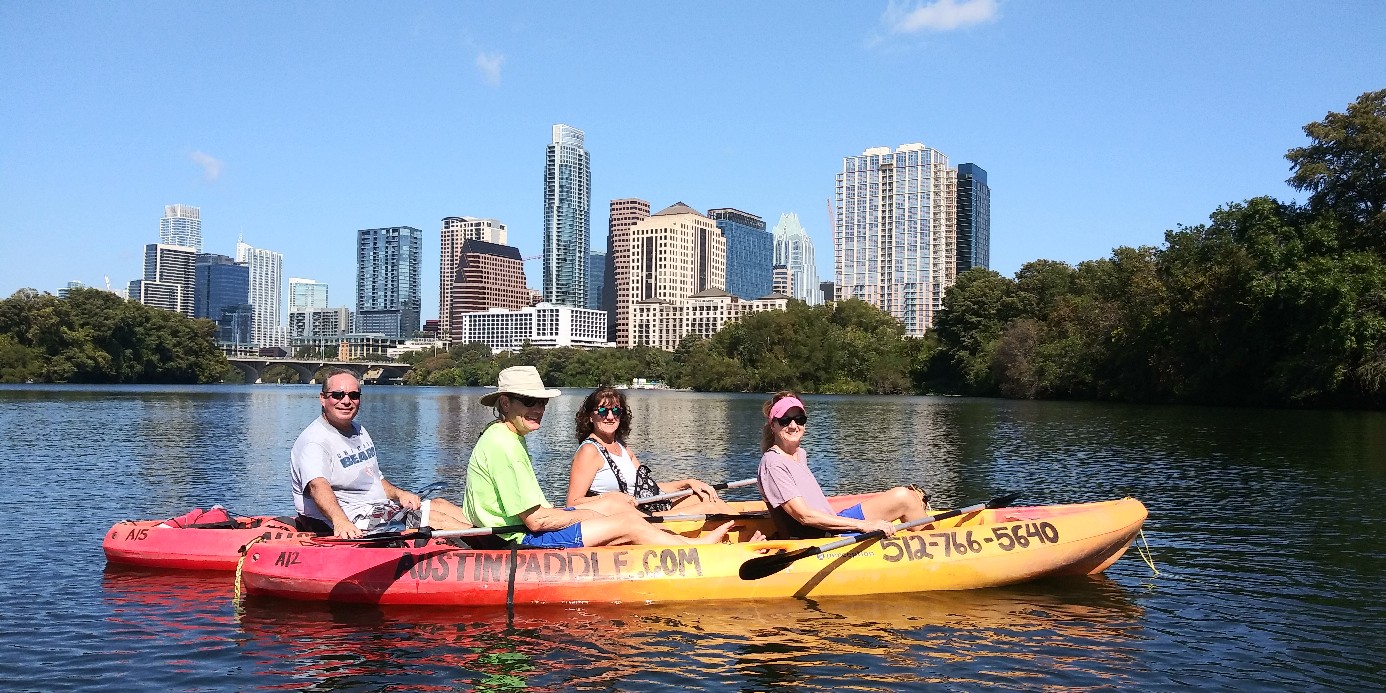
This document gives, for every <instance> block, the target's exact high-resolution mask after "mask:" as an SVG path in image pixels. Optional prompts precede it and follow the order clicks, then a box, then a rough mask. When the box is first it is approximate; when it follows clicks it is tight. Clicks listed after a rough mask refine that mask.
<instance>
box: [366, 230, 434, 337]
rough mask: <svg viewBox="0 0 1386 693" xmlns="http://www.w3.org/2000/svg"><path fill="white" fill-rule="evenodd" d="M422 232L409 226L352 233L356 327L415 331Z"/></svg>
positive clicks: (400, 333) (391, 333)
mask: <svg viewBox="0 0 1386 693" xmlns="http://www.w3.org/2000/svg"><path fill="white" fill-rule="evenodd" d="M422 265H423V232H422V231H420V230H418V229H416V228H414V227H412V226H394V227H389V228H380V229H361V230H359V231H357V234H356V331H357V332H362V333H377V334H383V335H385V336H387V337H393V338H408V337H412V336H414V333H415V332H418V331H419V324H420V322H419V321H420V318H421V317H422V316H421V315H420V312H421V310H422V296H421V294H420V291H419V277H420V273H421V268H422Z"/></svg>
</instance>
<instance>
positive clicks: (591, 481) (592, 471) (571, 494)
mask: <svg viewBox="0 0 1386 693" xmlns="http://www.w3.org/2000/svg"><path fill="white" fill-rule="evenodd" d="M631 418H632V416H631V411H630V406H629V405H627V404H626V397H625V395H624V394H622V393H621V391H620V390H617V389H615V388H612V387H607V386H603V387H599V388H597V389H596V390H595V391H593V392H592V394H590V395H588V396H587V399H585V400H583V402H582V406H581V407H579V408H578V411H577V416H576V419H577V440H578V449H577V452H576V453H574V454H573V463H572V468H571V469H570V470H569V475H568V499H567V504H568V505H569V506H573V505H576V504H578V503H580V502H582V499H584V498H586V497H588V496H596V495H601V494H603V493H625V494H629V495H632V496H635V497H636V498H648V497H650V496H655V495H659V494H661V493H669V492H671V491H682V490H684V489H690V490H692V491H693V493H692V494H691V495H688V496H684V497H683V498H679V499H676V500H674V501H665V502H664V504H662V505H661V504H650V505H642V506H640V510H642V511H644V512H646V513H649V514H661V513H664V512H670V511H672V512H675V513H699V514H703V513H726V512H732V508H731V506H729V505H727V504H726V503H725V502H723V501H722V499H721V498H719V497H718V496H717V491H715V490H714V489H713V488H712V487H711V486H709V485H707V484H706V483H703V482H702V481H699V480H697V479H681V480H679V481H671V482H667V483H662V484H661V483H657V482H655V481H654V480H653V478H651V474H650V471H649V469H648V468H645V467H642V466H641V465H640V460H639V459H637V458H636V456H635V453H633V452H631V450H630V448H628V447H626V445H625V439H626V434H627V433H628V432H629V431H630V422H631Z"/></svg>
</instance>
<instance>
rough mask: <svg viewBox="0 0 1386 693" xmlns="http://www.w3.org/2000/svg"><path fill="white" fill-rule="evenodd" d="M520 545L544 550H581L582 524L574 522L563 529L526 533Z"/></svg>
mask: <svg viewBox="0 0 1386 693" xmlns="http://www.w3.org/2000/svg"><path fill="white" fill-rule="evenodd" d="M520 545H521V546H537V547H542V548H546V549H580V548H582V523H581V522H574V523H573V524H571V525H568V526H567V527H564V528H563V529H555V530H551V531H548V532H536V533H532V534H530V533H527V534H525V535H524V536H523V537H521V538H520Z"/></svg>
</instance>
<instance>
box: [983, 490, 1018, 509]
mask: <svg viewBox="0 0 1386 693" xmlns="http://www.w3.org/2000/svg"><path fill="white" fill-rule="evenodd" d="M1018 498H1020V494H1019V493H1007V494H1006V495H1004V496H997V497H995V498H993V499H991V500H989V501H987V508H989V509H991V510H995V509H997V508H1006V507H1010V505H1011V503H1014V502H1015V501H1016V499H1018Z"/></svg>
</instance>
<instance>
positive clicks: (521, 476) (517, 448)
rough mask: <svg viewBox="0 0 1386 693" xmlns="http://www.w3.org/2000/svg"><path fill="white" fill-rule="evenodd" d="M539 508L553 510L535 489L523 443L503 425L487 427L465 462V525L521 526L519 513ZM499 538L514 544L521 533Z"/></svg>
mask: <svg viewBox="0 0 1386 693" xmlns="http://www.w3.org/2000/svg"><path fill="white" fill-rule="evenodd" d="M540 507H543V508H551V507H553V506H552V505H550V504H549V501H548V499H546V498H544V492H543V490H541V489H540V488H539V479H538V478H537V477H535V476H534V466H533V465H531V464H530V461H529V451H528V450H526V449H525V443H524V439H523V438H521V437H520V436H518V435H516V434H515V432H513V431H511V430H510V429H509V428H507V427H506V426H505V424H503V423H498V424H493V425H490V426H487V427H486V431H485V432H484V433H482V434H481V439H480V440H478V441H476V447H474V448H472V457H471V459H470V460H468V461H467V493H466V495H465V496H463V498H462V513H463V514H465V515H466V516H467V521H468V522H470V523H472V524H474V525H476V526H477V527H504V526H505V525H519V524H524V522H523V521H521V520H520V514H521V513H525V512H528V511H530V510H533V509H535V508H540ZM499 536H500V537H501V538H503V539H505V540H507V541H518V540H519V539H520V537H522V536H524V532H510V533H507V534H501V535H499Z"/></svg>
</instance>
